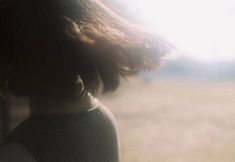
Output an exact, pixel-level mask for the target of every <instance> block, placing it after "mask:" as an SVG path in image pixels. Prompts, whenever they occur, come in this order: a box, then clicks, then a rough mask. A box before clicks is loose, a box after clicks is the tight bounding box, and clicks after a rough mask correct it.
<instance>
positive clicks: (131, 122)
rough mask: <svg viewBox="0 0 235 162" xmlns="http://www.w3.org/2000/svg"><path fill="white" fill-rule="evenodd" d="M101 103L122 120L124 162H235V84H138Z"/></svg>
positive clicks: (200, 82) (199, 82)
mask: <svg viewBox="0 0 235 162" xmlns="http://www.w3.org/2000/svg"><path fill="white" fill-rule="evenodd" d="M100 99H101V100H102V102H103V103H104V104H105V105H107V106H108V107H109V108H110V109H111V111H112V112H113V113H114V116H115V117H116V119H117V122H118V126H119V132H120V139H121V151H122V162H234V161H235V83H232V82H209V81H208V82H202V81H198V82H196V81H194V82H193V81H156V82H149V83H143V82H140V81H139V82H137V81H136V82H135V83H132V84H125V85H123V86H122V87H121V88H120V90H119V91H117V92H116V93H114V94H112V95H108V96H105V97H101V98H100Z"/></svg>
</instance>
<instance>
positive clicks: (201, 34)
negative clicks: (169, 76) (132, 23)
mask: <svg viewBox="0 0 235 162" xmlns="http://www.w3.org/2000/svg"><path fill="white" fill-rule="evenodd" d="M120 1H121V3H124V2H125V5H126V6H127V8H126V9H127V10H128V11H129V12H130V14H132V15H135V17H138V18H139V19H140V20H141V21H142V22H144V23H146V25H147V26H148V28H149V29H151V30H154V31H156V32H157V33H158V34H159V35H161V36H163V37H164V38H166V39H167V40H168V41H169V42H171V43H173V44H174V45H175V46H176V47H177V48H178V49H179V52H178V53H179V54H178V55H179V56H184V57H190V58H193V59H197V60H201V61H224V60H232V59H235V30H234V29H235V21H234V20H235V1H234V0H164V1H163V0H120Z"/></svg>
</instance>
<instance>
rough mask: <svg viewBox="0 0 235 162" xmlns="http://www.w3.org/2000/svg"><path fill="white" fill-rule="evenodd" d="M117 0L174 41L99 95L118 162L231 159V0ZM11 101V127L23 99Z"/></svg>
mask: <svg viewBox="0 0 235 162" xmlns="http://www.w3.org/2000/svg"><path fill="white" fill-rule="evenodd" d="M117 2H118V5H119V6H120V7H121V8H122V9H123V10H126V11H127V12H129V13H130V15H134V17H138V18H139V20H138V21H139V22H140V23H145V25H146V26H148V28H149V30H153V31H156V32H157V33H159V35H161V36H162V37H164V38H165V39H167V40H168V41H169V42H171V43H172V44H174V45H175V47H176V49H175V50H174V51H173V52H172V53H171V54H169V55H167V57H166V58H164V61H163V64H162V65H161V67H159V69H156V70H155V71H152V72H144V73H141V74H139V76H138V77H137V78H136V79H132V80H131V81H129V82H126V81H122V84H121V87H120V89H118V90H117V91H116V92H114V93H112V94H108V95H105V96H99V97H98V98H99V99H100V100H101V101H102V102H103V103H104V104H105V105H106V106H107V107H108V108H109V109H110V110H111V111H112V112H113V114H114V116H115V118H116V120H117V125H118V128H119V136H120V141H121V161H122V162H234V161H235V30H234V29H235V21H234V20H235V1H234V0H164V1H163V0H161V1H160V0H119V1H117ZM130 17H131V16H130ZM13 101H14V102H12V104H11V105H10V107H11V108H12V109H10V111H11V114H12V116H11V117H9V119H10V120H11V127H14V126H15V125H16V124H17V123H18V122H19V121H20V120H22V119H23V118H22V117H23V116H25V115H26V114H27V112H26V111H20V110H21V108H22V109H23V108H24V105H22V104H21V103H22V102H25V99H17V100H16V99H13ZM21 105H22V107H21ZM16 110H18V111H16Z"/></svg>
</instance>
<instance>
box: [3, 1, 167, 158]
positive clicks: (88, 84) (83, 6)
mask: <svg viewBox="0 0 235 162" xmlns="http://www.w3.org/2000/svg"><path fill="white" fill-rule="evenodd" d="M121 13H122V11H121V10H120V9H118V8H117V7H116V5H115V3H114V2H112V1H108V0H8V1H7V2H5V3H2V6H1V9H0V23H1V27H0V39H1V46H0V47H1V48H0V74H1V80H2V84H3V85H1V86H4V87H6V89H7V90H8V91H9V92H10V93H12V94H14V95H16V96H24V97H27V98H28V100H29V107H30V116H29V118H28V119H26V120H25V121H23V122H22V123H21V124H19V125H18V126H17V128H15V129H14V130H13V131H12V132H11V133H10V134H9V135H8V136H7V138H6V139H5V140H4V145H3V146H2V150H3V151H2V152H4V155H6V154H10V155H12V154H13V155H14V154H19V151H15V152H14V151H13V153H10V152H11V151H9V150H12V147H13V148H15V150H24V152H25V151H27V153H25V154H24V155H25V156H28V157H30V158H31V159H35V160H36V161H38V162H62V161H63V162H75V161H76V162H78V161H79V162H118V161H119V151H118V150H119V146H118V137H117V130H116V126H115V122H114V119H113V117H112V114H111V113H110V112H109V111H108V110H107V109H105V108H104V106H103V105H102V104H100V103H99V102H98V100H97V99H95V98H94V97H92V95H95V94H97V93H105V92H109V91H114V90H116V88H117V87H118V85H119V79H120V77H127V76H131V75H134V74H136V73H138V72H140V71H141V70H145V69H151V68H153V67H154V66H155V65H157V64H158V63H159V58H160V57H161V56H163V55H164V54H165V53H166V52H167V50H168V48H167V45H166V44H165V42H164V41H162V40H160V39H159V38H158V37H155V36H153V35H151V34H149V33H147V32H145V31H144V30H142V29H141V28H140V27H137V26H136V25H134V24H132V23H131V22H130V21H129V20H128V19H125V18H123V17H122V16H121ZM12 143H14V144H17V146H15V145H13V146H9V145H12ZM9 147H10V149H9ZM18 147H21V149H19V148H18ZM16 148H17V149H16ZM6 150H7V151H6ZM6 152H8V153H6ZM5 153H6V154H5ZM0 155H2V156H3V153H2V154H1V153H0ZM21 155H22V154H21ZM7 157H16V156H7Z"/></svg>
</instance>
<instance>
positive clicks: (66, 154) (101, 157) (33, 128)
mask: <svg viewBox="0 0 235 162" xmlns="http://www.w3.org/2000/svg"><path fill="white" fill-rule="evenodd" d="M6 142H17V143H20V144H22V145H23V146H24V147H25V148H26V149H27V150H28V151H29V152H30V154H31V155H32V156H33V157H34V158H35V159H36V160H37V162H119V151H118V136H117V131H116V125H115V122H114V119H113V117H112V114H111V113H110V112H107V110H105V109H103V108H102V107H101V106H100V107H98V108H94V109H92V110H89V111H84V112H80V113H76V114H40V115H34V116H31V117H29V118H28V119H26V120H25V121H23V122H22V123H21V124H19V125H18V127H17V128H15V129H14V130H13V131H12V132H11V133H10V135H9V136H8V137H7V140H6Z"/></svg>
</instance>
